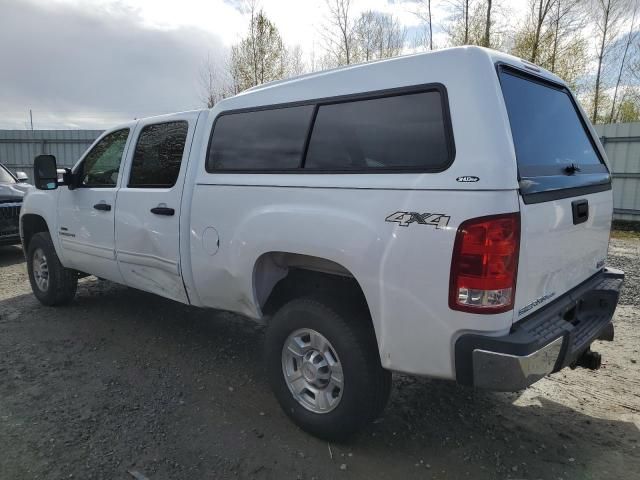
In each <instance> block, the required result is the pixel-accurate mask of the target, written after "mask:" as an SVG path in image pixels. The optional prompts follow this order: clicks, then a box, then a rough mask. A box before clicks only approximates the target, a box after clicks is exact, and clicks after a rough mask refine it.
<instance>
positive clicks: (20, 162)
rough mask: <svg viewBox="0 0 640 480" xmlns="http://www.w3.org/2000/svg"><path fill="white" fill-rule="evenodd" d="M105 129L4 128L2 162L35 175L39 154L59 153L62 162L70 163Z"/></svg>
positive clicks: (0, 139) (0, 145)
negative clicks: (34, 165) (34, 167)
mask: <svg viewBox="0 0 640 480" xmlns="http://www.w3.org/2000/svg"><path fill="white" fill-rule="evenodd" d="M101 133H102V131H101V130H34V131H31V130H0V163H2V164H3V165H5V166H7V167H9V169H10V170H12V171H13V172H14V173H15V172H16V171H23V172H25V173H26V174H27V175H29V178H30V179H33V159H34V157H35V156H36V155H41V154H43V153H47V154H51V155H55V156H56V159H57V160H58V165H59V166H61V167H70V166H72V165H73V164H75V163H76V161H77V160H78V159H79V158H80V157H81V156H82V154H83V153H84V152H85V150H86V149H87V148H88V147H89V146H90V145H91V144H92V143H93V141H94V140H95V139H96V138H97V137H98V136H99V135H100V134H101Z"/></svg>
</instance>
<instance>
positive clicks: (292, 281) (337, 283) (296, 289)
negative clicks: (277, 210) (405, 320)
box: [253, 251, 380, 346]
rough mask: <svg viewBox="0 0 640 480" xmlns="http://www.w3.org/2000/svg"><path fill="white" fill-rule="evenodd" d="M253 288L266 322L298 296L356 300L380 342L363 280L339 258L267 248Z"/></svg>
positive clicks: (259, 262) (258, 262) (256, 266)
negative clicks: (268, 249) (338, 259)
mask: <svg viewBox="0 0 640 480" xmlns="http://www.w3.org/2000/svg"><path fill="white" fill-rule="evenodd" d="M253 290H254V297H255V299H256V303H257V306H258V307H259V308H260V312H261V314H262V318H263V319H264V320H265V322H268V321H269V318H270V316H271V315H273V314H274V313H275V312H276V311H277V310H278V309H279V308H280V307H282V306H283V305H284V304H285V303H287V302H288V301H289V300H292V299H294V298H300V297H304V296H310V297H321V296H324V297H325V298H333V299H335V301H343V302H352V303H353V304H354V305H356V306H358V307H359V308H363V309H366V313H367V318H368V321H369V323H370V326H371V328H372V331H373V333H374V336H375V338H376V342H377V343H378V346H379V345H380V343H379V335H378V329H377V328H376V322H375V321H374V316H373V312H372V309H371V308H370V305H369V301H368V300H367V296H366V294H365V291H364V289H363V288H362V285H361V283H360V282H359V281H358V279H357V278H356V276H355V275H354V274H353V273H352V272H351V271H350V270H349V269H348V268H347V267H345V266H343V265H342V264H340V263H338V262H335V261H333V260H330V259H327V258H323V257H316V256H313V255H305V254H299V253H292V252H284V251H272V252H267V253H264V254H262V255H261V256H260V257H259V258H258V259H257V260H256V262H255V264H254V269H253Z"/></svg>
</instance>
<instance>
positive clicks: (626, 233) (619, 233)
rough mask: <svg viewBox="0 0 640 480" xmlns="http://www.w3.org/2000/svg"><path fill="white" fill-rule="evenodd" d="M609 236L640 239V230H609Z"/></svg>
mask: <svg viewBox="0 0 640 480" xmlns="http://www.w3.org/2000/svg"><path fill="white" fill-rule="evenodd" d="M611 238H622V239H632V240H637V239H640V232H639V231H637V230H611Z"/></svg>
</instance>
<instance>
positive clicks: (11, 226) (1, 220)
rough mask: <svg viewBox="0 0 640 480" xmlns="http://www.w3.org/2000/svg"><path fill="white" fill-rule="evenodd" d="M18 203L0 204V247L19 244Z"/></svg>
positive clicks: (19, 204)
mask: <svg viewBox="0 0 640 480" xmlns="http://www.w3.org/2000/svg"><path fill="white" fill-rule="evenodd" d="M20 207H21V203H19V202H3V203H0V245H14V244H17V243H20V232H19V219H20Z"/></svg>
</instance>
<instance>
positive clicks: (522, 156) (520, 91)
mask: <svg viewBox="0 0 640 480" xmlns="http://www.w3.org/2000/svg"><path fill="white" fill-rule="evenodd" d="M500 82H501V85H502V92H503V95H504V100H505V103H506V106H507V113H508V115H509V122H510V124H511V134H512V136H513V142H514V146H515V150H516V158H517V162H518V170H519V172H520V175H521V176H522V177H529V176H544V175H562V174H565V173H566V169H567V167H570V166H571V165H572V164H573V165H575V166H578V167H579V169H580V170H577V173H579V172H582V173H594V172H606V167H605V166H604V164H603V162H602V160H601V158H600V156H599V154H598V152H597V151H596V148H595V146H594V144H593V143H592V140H591V138H590V136H589V135H588V133H587V130H586V128H585V125H584V123H583V120H582V118H581V117H580V115H579V113H578V111H577V109H576V105H575V104H574V102H573V100H572V99H571V97H570V94H569V92H568V91H567V90H566V89H564V88H560V87H556V86H554V85H551V84H547V83H543V82H542V81H536V80H534V79H529V78H527V77H525V76H523V75H521V74H519V73H517V72H512V71H510V70H506V69H504V70H502V71H501V74H500ZM574 173H576V172H574Z"/></svg>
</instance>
